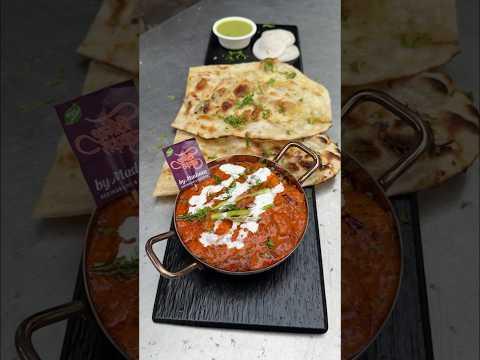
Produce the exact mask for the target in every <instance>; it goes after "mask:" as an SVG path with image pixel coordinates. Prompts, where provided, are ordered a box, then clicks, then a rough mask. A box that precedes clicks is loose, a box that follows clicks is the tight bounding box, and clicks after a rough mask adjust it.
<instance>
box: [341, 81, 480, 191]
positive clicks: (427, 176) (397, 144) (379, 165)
mask: <svg viewBox="0 0 480 360" xmlns="http://www.w3.org/2000/svg"><path fill="white" fill-rule="evenodd" d="M369 88H375V89H379V90H383V91H385V92H387V93H388V94H390V95H391V96H393V97H394V98H396V99H398V100H399V101H400V102H402V103H404V104H407V105H408V107H410V108H411V109H413V110H415V111H417V112H419V114H420V115H421V116H422V118H423V120H424V121H425V122H426V123H427V124H428V126H429V127H430V129H431V130H432V133H433V142H434V144H432V146H431V148H430V149H429V150H428V151H427V152H426V153H425V154H423V155H422V156H421V158H420V159H418V160H417V161H416V163H414V164H413V166H412V167H411V168H410V169H409V170H407V171H406V172H405V173H404V174H403V175H402V176H400V177H399V178H398V179H397V181H396V182H395V183H394V184H393V185H392V187H391V188H390V189H389V190H388V194H389V195H396V194H402V193H409V192H414V191H418V190H422V189H426V188H430V187H432V186H435V185H438V184H440V183H442V182H444V181H445V180H447V179H448V178H450V177H452V176H453V175H455V174H458V173H460V172H462V171H464V170H466V169H467V168H468V167H469V166H470V164H471V163H472V162H473V161H474V160H475V158H476V157H477V156H478V141H479V117H480V115H479V112H478V110H477V109H476V108H475V107H474V106H473V104H472V101H471V100H470V99H469V98H468V96H466V95H465V94H464V93H463V92H461V91H459V90H457V89H456V88H455V85H454V84H453V82H452V80H451V79H450V78H449V77H448V76H447V75H445V74H443V73H439V72H427V73H422V74H419V75H416V76H414V77H411V78H406V79H401V80H396V81H390V82H383V83H378V84H374V85H371V86H369ZM359 89H360V88H359V87H357V88H344V89H342V95H344V96H345V97H347V96H349V95H350V94H351V93H353V92H354V91H356V90H359ZM416 139H417V138H416V134H415V133H414V131H413V130H412V128H410V127H409V126H408V125H407V124H405V123H404V122H401V121H400V120H398V119H397V117H396V116H394V115H393V114H392V113H390V112H388V111H387V110H384V109H383V108H381V107H380V106H379V105H376V104H374V103H364V104H361V105H359V106H358V107H357V108H356V109H355V110H353V112H352V113H350V114H349V115H348V116H347V117H346V118H344V119H342V144H343V146H344V149H345V150H346V151H347V152H348V153H349V154H352V155H353V156H354V157H356V158H357V159H358V160H359V161H360V163H361V164H362V165H364V166H365V167H366V168H367V170H368V171H369V172H370V173H371V174H372V175H373V176H374V177H375V178H379V177H380V176H381V175H382V174H383V173H384V172H385V171H386V170H387V169H388V168H389V167H390V166H392V165H393V164H394V163H396V162H397V161H398V160H399V159H401V158H403V156H404V155H405V154H406V153H408V152H409V150H410V149H412V147H413V146H414V144H415V143H416Z"/></svg>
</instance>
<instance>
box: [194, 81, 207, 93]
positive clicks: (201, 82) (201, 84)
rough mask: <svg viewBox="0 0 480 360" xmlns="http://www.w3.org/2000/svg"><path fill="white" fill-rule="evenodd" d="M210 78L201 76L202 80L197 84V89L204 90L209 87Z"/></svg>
mask: <svg viewBox="0 0 480 360" xmlns="http://www.w3.org/2000/svg"><path fill="white" fill-rule="evenodd" d="M207 84H208V80H207V79H205V78H201V79H200V81H199V82H198V83H197V85H195V90H197V91H202V90H204V89H205V88H206V87H207Z"/></svg>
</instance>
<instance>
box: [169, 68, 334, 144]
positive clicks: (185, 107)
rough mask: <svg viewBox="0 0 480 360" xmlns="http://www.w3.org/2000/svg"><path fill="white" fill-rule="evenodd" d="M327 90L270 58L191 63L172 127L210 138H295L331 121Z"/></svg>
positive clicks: (318, 130) (323, 127)
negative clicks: (233, 63)
mask: <svg viewBox="0 0 480 360" xmlns="http://www.w3.org/2000/svg"><path fill="white" fill-rule="evenodd" d="M331 118H332V115H331V108H330V96H329V94H328V90H327V89H326V88H325V87H323V86H322V85H320V84H319V83H317V82H315V81H313V80H311V79H309V78H308V77H307V76H305V75H304V74H303V73H302V72H301V71H299V70H297V69H296V68H294V67H293V66H291V65H288V64H284V63H280V62H277V61H274V60H271V59H267V60H264V61H262V62H251V63H244V64H235V65H208V66H196V67H192V68H190V71H189V74H188V80H187V86H186V91H185V99H184V101H183V104H182V106H181V108H180V110H179V112H178V114H177V117H176V118H175V120H174V122H173V124H172V126H173V127H174V128H176V129H179V130H184V131H187V132H189V133H191V134H195V135H199V136H201V137H203V138H206V139H211V138H218V137H221V136H231V135H233V136H238V137H250V138H252V139H253V138H255V139H269V140H290V139H299V138H303V137H306V136H312V135H316V134H320V133H323V132H325V131H327V129H328V128H329V127H330V126H331V122H332V119H331Z"/></svg>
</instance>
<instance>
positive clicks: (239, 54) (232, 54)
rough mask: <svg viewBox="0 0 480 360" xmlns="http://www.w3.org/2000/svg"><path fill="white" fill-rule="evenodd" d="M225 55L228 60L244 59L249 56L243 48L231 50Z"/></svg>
mask: <svg viewBox="0 0 480 360" xmlns="http://www.w3.org/2000/svg"><path fill="white" fill-rule="evenodd" d="M224 57H225V60H227V61H228V62H235V61H242V60H245V59H246V58H247V56H246V55H245V53H244V52H243V50H230V51H229V52H227V54H226V55H225V56H224Z"/></svg>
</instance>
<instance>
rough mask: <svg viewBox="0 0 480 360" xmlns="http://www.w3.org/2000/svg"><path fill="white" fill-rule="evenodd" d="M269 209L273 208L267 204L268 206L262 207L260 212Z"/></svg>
mask: <svg viewBox="0 0 480 360" xmlns="http://www.w3.org/2000/svg"><path fill="white" fill-rule="evenodd" d="M271 208H273V204H268V205H265V206H264V207H262V210H263V211H267V210H268V209H271Z"/></svg>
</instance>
